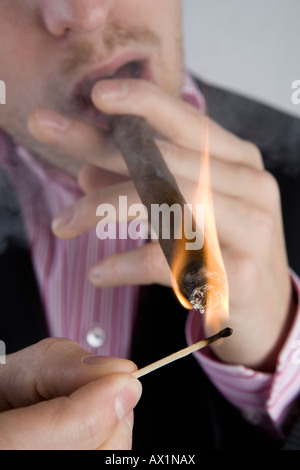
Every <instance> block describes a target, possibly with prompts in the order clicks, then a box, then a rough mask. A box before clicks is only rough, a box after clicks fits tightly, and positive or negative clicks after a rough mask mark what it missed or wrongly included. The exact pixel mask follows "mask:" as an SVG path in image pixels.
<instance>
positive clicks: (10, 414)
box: [0, 374, 141, 450]
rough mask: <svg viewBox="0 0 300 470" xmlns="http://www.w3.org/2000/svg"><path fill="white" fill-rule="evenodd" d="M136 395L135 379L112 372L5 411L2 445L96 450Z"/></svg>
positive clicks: (114, 427)
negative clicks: (66, 391) (61, 394)
mask: <svg viewBox="0 0 300 470" xmlns="http://www.w3.org/2000/svg"><path fill="white" fill-rule="evenodd" d="M140 395H141V384H140V382H139V381H138V380H136V379H134V378H133V377H132V376H131V375H127V374H114V375H109V376H106V377H104V378H102V379H99V380H95V381H93V382H91V383H89V384H87V385H85V386H83V387H81V388H80V389H78V390H77V391H75V392H74V393H73V394H71V395H70V396H69V397H60V398H55V399H53V400H49V401H47V402H42V403H38V404H36V405H32V406H29V407H25V408H19V409H16V410H11V411H6V412H4V413H2V414H1V416H0V423H1V438H2V445H6V447H7V448H8V449H13V450H17V449H22V450H23V449H24V450H48V449H49V450H53V449H55V450H81V449H82V450H94V449H97V448H99V447H100V446H101V444H102V443H104V442H105V441H107V440H108V439H109V437H110V436H111V435H112V433H113V432H114V431H115V429H116V428H117V426H118V423H119V422H120V421H121V420H123V419H124V418H125V416H127V415H128V413H130V412H131V411H132V409H133V408H134V406H135V405H136V403H137V401H138V400H139V398H140ZM0 442H1V440H0Z"/></svg>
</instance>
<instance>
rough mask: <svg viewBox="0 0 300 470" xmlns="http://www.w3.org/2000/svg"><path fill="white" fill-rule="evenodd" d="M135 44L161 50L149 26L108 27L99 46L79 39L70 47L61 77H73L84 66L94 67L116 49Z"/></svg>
mask: <svg viewBox="0 0 300 470" xmlns="http://www.w3.org/2000/svg"><path fill="white" fill-rule="evenodd" d="M130 42H135V43H138V44H141V45H145V46H151V47H155V48H159V46H160V39H159V37H158V36H157V35H156V34H155V33H154V32H153V31H151V30H150V29H149V28H148V27H147V26H131V27H126V28H125V27H124V26H122V25H120V24H119V23H111V24H110V25H108V26H107V27H106V28H105V30H104V31H103V33H102V35H101V40H100V41H99V46H98V45H96V44H95V42H91V41H89V40H87V39H84V40H83V39H81V40H80V39H77V40H74V41H72V43H70V45H69V49H68V55H67V57H66V58H65V59H64V61H63V63H62V65H61V75H62V76H63V77H65V78H68V77H71V76H72V75H73V74H74V72H75V71H76V70H77V69H78V68H79V67H80V66H82V65H92V64H93V63H97V62H99V61H101V58H102V57H103V56H107V55H108V54H109V53H110V52H112V51H113V50H114V49H115V48H116V47H118V46H123V45H127V44H129V43H130Z"/></svg>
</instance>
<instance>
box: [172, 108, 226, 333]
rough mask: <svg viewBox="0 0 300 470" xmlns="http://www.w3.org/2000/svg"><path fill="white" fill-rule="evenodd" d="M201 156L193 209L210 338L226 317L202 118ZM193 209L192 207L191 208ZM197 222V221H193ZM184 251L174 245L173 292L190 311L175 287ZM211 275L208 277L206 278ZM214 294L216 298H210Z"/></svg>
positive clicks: (206, 127) (206, 133)
mask: <svg viewBox="0 0 300 470" xmlns="http://www.w3.org/2000/svg"><path fill="white" fill-rule="evenodd" d="M202 129H203V130H202V135H203V138H202V152H201V167H200V176H199V183H198V187H197V191H196V198H195V201H194V203H195V205H196V204H200V203H201V204H203V205H204V227H205V231H204V235H205V243H204V248H203V250H204V260H205V266H206V271H207V273H208V276H209V286H210V287H209V289H208V290H207V293H206V310H205V326H206V331H207V332H208V333H209V334H214V333H216V332H217V331H219V330H220V329H221V328H223V327H224V326H227V325H226V323H227V320H228V316H229V295H228V280H227V276H226V271H225V266H224V262H223V257H222V254H221V249H220V244H219V239H218V234H217V229H216V221H215V215H214V206H213V195H212V189H211V181H210V152H209V119H208V118H207V117H206V116H203V125H202ZM195 205H193V207H195ZM196 222H197V221H196ZM185 259H186V251H185V248H184V246H183V243H178V244H177V245H176V256H175V259H174V261H173V265H172V273H173V289H174V291H175V294H176V295H177V297H178V299H179V301H180V302H181V304H182V305H183V306H184V307H185V308H187V309H191V308H192V306H191V304H190V302H189V301H188V300H187V299H186V298H185V297H184V296H183V295H182V294H181V292H180V289H179V287H178V284H177V279H178V273H179V272H180V270H181V268H182V266H183V265H184V262H185ZM210 273H212V276H210ZM216 292H217V294H218V295H217V296H216V295H215V294H214V293H216Z"/></svg>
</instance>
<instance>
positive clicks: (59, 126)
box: [34, 109, 71, 132]
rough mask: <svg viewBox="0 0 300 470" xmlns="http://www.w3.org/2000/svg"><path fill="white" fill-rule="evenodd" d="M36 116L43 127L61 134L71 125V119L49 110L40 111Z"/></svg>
mask: <svg viewBox="0 0 300 470" xmlns="http://www.w3.org/2000/svg"><path fill="white" fill-rule="evenodd" d="M34 115H35V117H36V119H37V121H38V122H39V124H40V125H41V126H43V127H50V128H51V129H55V130H58V131H60V132H64V131H66V130H68V129H69V127H70V125H71V121H70V120H69V119H67V118H65V117H64V116H61V115H60V114H57V113H55V112H54V111H50V110H48V109H47V110H45V109H38V110H37V111H36V112H35V113H34Z"/></svg>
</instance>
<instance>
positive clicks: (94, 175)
mask: <svg viewBox="0 0 300 470" xmlns="http://www.w3.org/2000/svg"><path fill="white" fill-rule="evenodd" d="M77 178H78V184H79V186H80V188H81V189H82V191H83V192H85V193H86V194H88V193H92V192H95V191H97V190H99V189H103V188H105V187H107V186H114V185H116V184H120V183H124V182H125V181H127V180H128V178H126V177H125V176H121V175H118V174H116V173H112V172H111V171H107V170H103V169H101V168H99V167H97V166H95V165H88V164H87V165H84V166H83V167H82V168H81V170H80V171H79V174H78V177H77Z"/></svg>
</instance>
